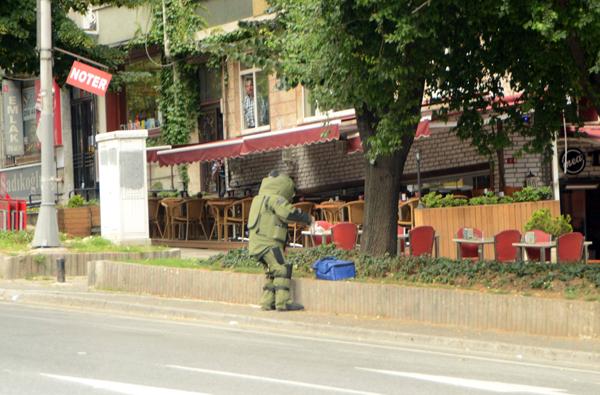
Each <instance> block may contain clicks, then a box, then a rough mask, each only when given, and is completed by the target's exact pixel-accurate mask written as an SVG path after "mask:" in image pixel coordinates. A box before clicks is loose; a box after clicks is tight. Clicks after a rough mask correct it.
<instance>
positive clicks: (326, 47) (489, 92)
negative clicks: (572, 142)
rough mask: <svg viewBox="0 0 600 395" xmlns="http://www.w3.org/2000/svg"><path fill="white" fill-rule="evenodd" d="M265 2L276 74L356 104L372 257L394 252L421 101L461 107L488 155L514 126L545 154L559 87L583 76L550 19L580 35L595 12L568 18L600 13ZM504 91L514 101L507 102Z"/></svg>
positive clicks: (478, 5) (452, 3) (471, 134)
mask: <svg viewBox="0 0 600 395" xmlns="http://www.w3.org/2000/svg"><path fill="white" fill-rule="evenodd" d="M270 3H271V5H272V6H273V11H274V12H276V13H277V15H278V17H277V21H278V25H275V27H274V29H273V30H272V40H271V41H269V42H268V45H267V47H270V48H272V49H273V51H272V52H273V53H274V54H276V56H277V57H278V63H277V64H276V66H275V68H276V70H277V71H278V73H279V74H280V76H281V77H283V78H284V79H285V80H286V82H287V83H288V84H289V85H291V86H293V85H296V84H299V83H301V84H303V85H304V86H306V87H308V88H310V89H311V90H312V92H313V94H314V96H315V97H316V98H317V99H318V101H319V104H320V106H322V107H323V108H340V107H346V108H348V107H352V108H354V109H355V112H356V116H357V124H358V130H359V133H360V136H361V139H362V141H363V146H364V148H365V169H366V171H365V195H366V208H365V224H364V227H365V235H364V237H363V243H362V246H363V249H364V250H365V251H367V252H369V253H372V254H383V253H385V252H390V253H393V252H395V246H396V243H395V238H396V230H395V223H396V218H397V199H398V191H399V187H400V182H401V174H402V172H403V169H404V164H405V162H406V160H407V155H408V152H409V149H410V147H411V145H412V142H413V136H414V131H415V130H416V125H417V123H418V120H419V116H420V111H421V103H422V102H423V101H424V99H425V98H427V99H428V101H429V102H430V103H432V104H438V105H439V106H440V108H439V109H438V110H437V111H436V113H435V115H436V116H439V117H444V116H446V115H447V114H448V112H450V111H454V110H459V111H460V117H459V120H458V125H457V127H456V128H455V132H456V133H457V135H458V136H459V137H460V138H462V139H465V140H468V141H470V142H471V143H472V144H474V145H475V146H477V147H478V149H479V151H480V152H481V153H483V154H486V155H488V156H489V157H491V156H492V155H498V157H500V159H501V158H502V152H503V149H504V148H505V147H507V146H509V145H510V144H511V140H512V136H514V135H516V134H519V135H523V136H525V137H527V142H526V144H525V146H524V147H523V150H526V151H538V152H540V151H545V152H549V151H550V146H551V145H550V143H551V141H552V138H553V137H554V135H555V133H556V130H557V128H558V125H559V124H560V120H561V118H560V114H561V112H562V111H563V110H564V109H565V108H566V109H567V110H569V107H568V106H567V103H566V96H567V95H571V96H573V97H577V96H578V94H579V93H580V92H581V90H582V87H583V85H584V84H583V82H581V81H582V78H579V79H577V78H576V76H577V75H578V74H577V73H576V71H577V70H576V68H575V64H574V63H573V62H568V61H555V59H557V58H556V57H557V56H560V55H564V54H565V52H564V50H565V48H564V45H561V43H560V40H561V39H562V38H561V37H563V36H561V34H563V33H562V31H561V30H560V29H559V28H558V25H560V24H558V22H556V21H558V20H563V21H571V22H570V26H571V27H572V28H573V30H572V31H573V32H579V33H581V30H582V29H583V27H582V26H585V27H589V26H591V25H593V24H596V23H598V21H599V20H600V18H597V17H596V18H595V20H594V21H593V22H592V21H590V20H589V16H588V18H586V19H585V20H584V21H585V23H581V22H579V23H576V22H572V18H573V17H574V15H576V16H577V17H581V16H582V14H585V12H583V11H581V9H583V8H585V7H587V9H590V11H593V12H592V14H593V15H596V14H597V13H598V10H597V8H598V7H597V6H595V8H594V6H593V5H591V4H592V3H594V2H584V1H583V0H582V1H580V2H579V3H580V4H579V8H580V9H579V11H578V12H572V10H565V9H563V10H562V12H563V13H564V14H565V15H568V16H565V17H558V16H555V15H554V14H551V12H550V11H551V10H552V8H553V7H554V5H553V3H552V2H549V1H542V0H538V1H534V2H522V1H518V0H509V1H501V2H498V1H492V0H484V1H479V2H472V1H468V0H448V1H443V2H442V1H433V2H432V1H422V2H415V1H410V0H389V1H388V0H383V1H382V0H378V1H376V0H356V1H343V0H330V1H326V2H325V1H320V0H307V1H302V2H297V1H294V0H271V1H270ZM559 3H560V2H559ZM584 3H586V4H587V6H585V7H584V6H583V4H584ZM594 4H595V3H594ZM566 8H570V6H567V7H566ZM592 8H594V10H591V9H592ZM548 13H550V14H551V16H552V18H548V17H547V16H548ZM553 18H554V19H553ZM565 23H567V22H565ZM595 34H596V33H595ZM563 35H564V37H569V34H566V35H565V34H563ZM565 40H566V38H565ZM584 42H585V43H587V42H588V40H584ZM597 43H598V41H596V44H595V45H598V44H597ZM540 46H541V48H539V47H540ZM538 49H539V51H538ZM594 54H595V57H594ZM548 57H550V58H551V59H553V60H552V61H548ZM588 57H589V59H597V51H596V52H593V53H592V55H591V56H588ZM586 67H589V66H586ZM579 70H580V74H581V70H584V71H585V70H588V69H586V68H585V67H583V68H580V69H579ZM592 71H594V69H592ZM577 81H579V86H578V84H577ZM509 88H510V89H509ZM509 91H513V92H517V93H519V95H520V96H519V98H518V100H516V101H515V102H511V103H509V102H508V101H507V98H506V94H507V93H508V92H509ZM435 97H439V98H443V99H438V100H435V99H431V98H435ZM571 110H572V108H571ZM484 115H485V116H484ZM532 115H533V117H534V122H529V121H528V119H529V118H531V116H532ZM486 119H487V120H486ZM382 192H383V193H382Z"/></svg>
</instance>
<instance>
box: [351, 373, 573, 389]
mask: <svg viewBox="0 0 600 395" xmlns="http://www.w3.org/2000/svg"><path fill="white" fill-rule="evenodd" d="M355 369H358V370H364V371H367V372H374V373H381V374H387V375H391V376H399V377H407V378H410V379H415V380H422V381H430V382H433V383H440V384H448V385H453V386H456V387H465V388H474V389H478V390H483V391H490V392H501V393H505V394H510V393H525V394H538V395H568V392H566V390H562V389H557V388H548V387H536V386H531V385H523V384H512V383H502V382H499V381H484V380H473V379H464V378H461V377H450V376H434V375H431V374H422V373H412V372H397V371H393V370H380V369H369V368H360V367H356V368H355Z"/></svg>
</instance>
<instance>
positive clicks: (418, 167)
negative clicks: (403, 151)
mask: <svg viewBox="0 0 600 395" xmlns="http://www.w3.org/2000/svg"><path fill="white" fill-rule="evenodd" d="M416 157H417V189H418V194H419V195H418V197H419V203H418V204H417V208H423V202H422V201H421V152H420V151H419V150H417V154H416Z"/></svg>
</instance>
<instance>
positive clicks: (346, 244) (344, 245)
mask: <svg viewBox="0 0 600 395" xmlns="http://www.w3.org/2000/svg"><path fill="white" fill-rule="evenodd" d="M357 237H358V226H356V224H353V223H352V222H338V223H337V224H335V225H333V226H332V227H331V238H332V239H333V243H334V244H335V247H336V248H339V249H340V250H348V251H350V250H353V249H354V247H356V239H357Z"/></svg>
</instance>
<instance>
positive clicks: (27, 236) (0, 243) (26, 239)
mask: <svg viewBox="0 0 600 395" xmlns="http://www.w3.org/2000/svg"><path fill="white" fill-rule="evenodd" d="M31 240H33V233H32V232H27V231H18V232H5V231H2V232H0V251H4V252H9V253H14V252H21V251H26V250H28V249H29V244H30V243H31Z"/></svg>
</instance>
